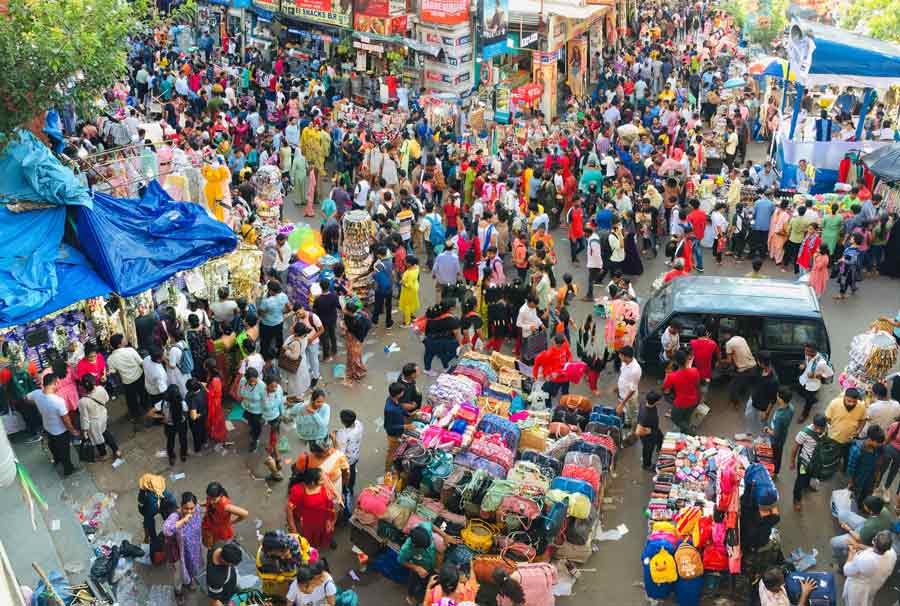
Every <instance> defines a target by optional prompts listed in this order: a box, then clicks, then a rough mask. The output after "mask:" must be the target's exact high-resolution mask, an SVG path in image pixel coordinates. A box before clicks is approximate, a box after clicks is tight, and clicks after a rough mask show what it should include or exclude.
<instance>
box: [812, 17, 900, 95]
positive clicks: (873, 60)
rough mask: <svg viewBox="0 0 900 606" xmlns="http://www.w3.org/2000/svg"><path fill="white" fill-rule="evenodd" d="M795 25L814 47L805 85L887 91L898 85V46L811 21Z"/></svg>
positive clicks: (899, 77)
mask: <svg viewBox="0 0 900 606" xmlns="http://www.w3.org/2000/svg"><path fill="white" fill-rule="evenodd" d="M798 22H799V24H800V27H801V29H802V30H803V31H804V32H807V33H808V34H810V35H812V37H813V40H814V41H815V43H816V49H815V51H813V55H812V65H811V66H810V69H809V76H808V77H807V78H806V79H805V83H806V84H807V85H810V86H817V85H830V86H859V87H862V88H888V87H889V86H892V85H896V84H900V45H898V44H894V43H893V42H885V41H883V40H876V39H875V38H870V37H868V36H861V35H859V34H854V33H853V32H849V31H847V30H845V29H841V28H838V27H834V26H830V25H823V24H821V23H815V22H813V21H805V20H802V19H801V20H798Z"/></svg>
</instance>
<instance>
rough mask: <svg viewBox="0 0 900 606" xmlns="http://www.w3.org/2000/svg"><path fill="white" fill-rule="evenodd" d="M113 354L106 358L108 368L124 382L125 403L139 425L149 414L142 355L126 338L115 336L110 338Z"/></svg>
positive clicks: (130, 414)
mask: <svg viewBox="0 0 900 606" xmlns="http://www.w3.org/2000/svg"><path fill="white" fill-rule="evenodd" d="M109 345H110V346H111V347H112V348H113V350H112V353H110V354H109V357H108V358H106V367H107V368H108V369H109V372H110V373H116V374H118V375H119V379H121V381H122V389H123V390H124V391H125V401H126V402H127V403H128V416H130V417H131V420H132V421H133V422H135V423H137V422H138V421H139V420H140V419H141V418H142V417H143V416H144V414H145V413H146V412H147V410H146V408H144V400H145V392H144V382H143V381H141V377H143V376H144V369H143V361H142V360H141V355H140V354H139V353H138V352H137V350H136V349H135V348H134V347H131V346H130V345H127V344H126V343H125V337H124V336H122V335H120V334H114V335H113V336H111V337H110V338H109Z"/></svg>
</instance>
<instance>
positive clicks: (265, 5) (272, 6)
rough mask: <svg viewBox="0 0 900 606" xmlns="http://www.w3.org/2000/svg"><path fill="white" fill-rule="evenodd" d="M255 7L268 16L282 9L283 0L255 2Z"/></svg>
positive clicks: (254, 0)
mask: <svg viewBox="0 0 900 606" xmlns="http://www.w3.org/2000/svg"><path fill="white" fill-rule="evenodd" d="M253 6H254V8H258V9H262V10H264V11H266V13H268V14H271V13H277V12H278V9H279V8H281V0H253ZM270 20H271V18H270Z"/></svg>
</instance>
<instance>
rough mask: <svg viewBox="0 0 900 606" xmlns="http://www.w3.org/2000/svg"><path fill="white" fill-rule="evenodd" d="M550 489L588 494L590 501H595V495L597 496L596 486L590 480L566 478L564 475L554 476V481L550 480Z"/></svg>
mask: <svg viewBox="0 0 900 606" xmlns="http://www.w3.org/2000/svg"><path fill="white" fill-rule="evenodd" d="M550 490H562V491H563V492H572V493H575V492H577V493H580V494H583V495H584V496H586V497H587V498H588V501H593V500H594V497H596V496H597V493H596V492H595V491H594V488H593V487H592V486H591V485H590V484H589V483H588V482H586V481H584V480H579V479H576V478H566V477H562V476H560V477H558V478H553V481H552V482H550Z"/></svg>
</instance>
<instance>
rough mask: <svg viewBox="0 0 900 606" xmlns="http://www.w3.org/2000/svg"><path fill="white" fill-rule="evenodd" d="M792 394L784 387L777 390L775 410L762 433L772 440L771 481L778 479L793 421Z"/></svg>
mask: <svg viewBox="0 0 900 606" xmlns="http://www.w3.org/2000/svg"><path fill="white" fill-rule="evenodd" d="M791 397H793V393H792V392H791V389H790V388H789V387H786V386H784V385H783V386H781V387H779V388H778V396H777V398H776V400H775V410H773V411H772V414H771V416H770V418H769V424H768V425H767V426H766V427H765V428H764V429H763V431H764V432H765V433H767V434H769V436H771V440H772V456H773V457H774V459H775V473H774V475H773V479H774V480H777V479H778V472H780V471H781V455H782V453H783V452H784V444H785V442H787V434H788V429H790V427H791V421H792V420H793V419H794V405H793V404H791Z"/></svg>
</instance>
